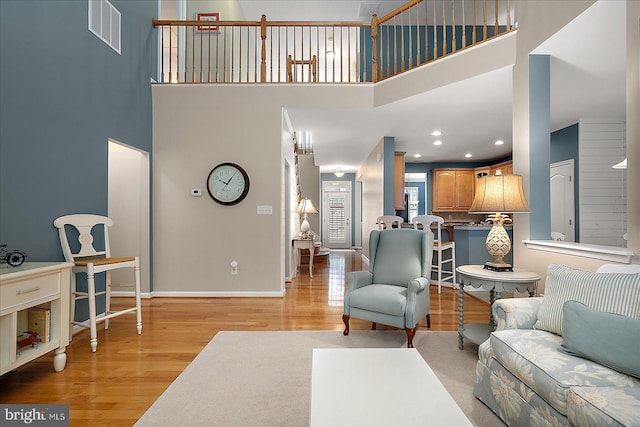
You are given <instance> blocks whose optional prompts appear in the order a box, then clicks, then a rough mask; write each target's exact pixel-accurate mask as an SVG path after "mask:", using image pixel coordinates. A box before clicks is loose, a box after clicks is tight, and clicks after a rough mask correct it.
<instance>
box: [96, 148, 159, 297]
mask: <svg viewBox="0 0 640 427" xmlns="http://www.w3.org/2000/svg"><path fill="white" fill-rule="evenodd" d="M149 188H150V187H149V153H148V152H146V151H142V150H139V149H137V148H133V147H131V146H128V145H126V144H123V143H121V142H118V141H115V140H112V139H110V140H109V184H108V204H109V207H108V214H107V215H108V216H109V218H111V219H112V220H113V226H112V227H111V228H110V229H109V240H110V242H111V253H112V255H113V256H134V255H137V256H139V257H140V286H141V291H142V293H143V295H144V294H145V293H146V294H147V296H150V292H151V249H150V242H151V239H150V227H149V222H150V197H149V191H150V190H149ZM132 277H133V275H132V274H131V272H129V271H126V270H125V271H114V272H113V273H112V275H111V283H112V288H113V291H114V292H113V293H114V295H117V294H118V293H120V294H123V295H133V293H134V291H133V288H132V287H131V286H132V285H133V278H132ZM125 286H126V287H125Z"/></svg>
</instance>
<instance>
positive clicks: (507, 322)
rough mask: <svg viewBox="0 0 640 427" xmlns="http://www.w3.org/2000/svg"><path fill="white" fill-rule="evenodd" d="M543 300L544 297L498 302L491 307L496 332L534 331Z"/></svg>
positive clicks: (509, 299)
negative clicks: (512, 330)
mask: <svg viewBox="0 0 640 427" xmlns="http://www.w3.org/2000/svg"><path fill="white" fill-rule="evenodd" d="M543 299H544V297H535V298H505V299H500V300H497V301H496V302H494V303H493V306H492V307H491V310H492V311H493V318H494V321H495V323H496V330H497V331H500V330H502V329H533V325H534V324H535V323H536V320H537V319H538V310H539V309H540V305H541V304H542V300H543Z"/></svg>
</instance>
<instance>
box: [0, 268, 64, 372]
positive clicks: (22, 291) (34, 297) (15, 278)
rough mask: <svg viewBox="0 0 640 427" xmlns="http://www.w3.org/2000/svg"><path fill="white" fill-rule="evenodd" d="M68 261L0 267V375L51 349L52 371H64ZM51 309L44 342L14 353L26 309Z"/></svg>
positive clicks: (26, 316)
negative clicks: (49, 323) (48, 332)
mask: <svg viewBox="0 0 640 427" xmlns="http://www.w3.org/2000/svg"><path fill="white" fill-rule="evenodd" d="M71 267H73V264H72V263H70V262H62V263H61V262H25V263H24V264H22V265H21V266H19V267H3V268H0V375H3V374H4V373H6V372H9V371H11V370H13V369H16V368H17V367H19V366H21V365H24V364H25V363H27V362H30V361H31V360H33V359H35V358H38V357H40V356H42V355H44V354H46V353H48V352H50V351H52V350H54V351H55V356H54V357H53V368H54V370H55V371H56V372H60V371H62V370H63V369H64V367H65V364H66V361H67V355H66V353H65V350H66V347H67V345H69V299H70V294H71ZM35 306H39V307H45V308H48V309H49V310H51V328H50V336H49V340H48V342H41V343H40V344H37V346H34V347H32V346H29V347H25V348H23V349H21V350H20V351H17V344H16V336H17V335H18V334H19V333H21V332H24V331H27V330H28V329H27V328H28V309H29V308H30V307H35Z"/></svg>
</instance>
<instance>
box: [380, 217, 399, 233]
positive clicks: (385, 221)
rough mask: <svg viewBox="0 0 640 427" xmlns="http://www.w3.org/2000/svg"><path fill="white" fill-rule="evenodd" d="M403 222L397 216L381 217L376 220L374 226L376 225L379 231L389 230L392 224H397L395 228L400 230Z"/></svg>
mask: <svg viewBox="0 0 640 427" xmlns="http://www.w3.org/2000/svg"><path fill="white" fill-rule="evenodd" d="M403 222H404V219H402V217H401V216H397V215H382V216H379V217H378V219H377V220H376V224H378V228H379V229H380V230H391V228H393V224H394V223H397V224H398V227H397V228H401V226H402V223H403Z"/></svg>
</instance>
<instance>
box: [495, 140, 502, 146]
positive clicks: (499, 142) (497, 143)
mask: <svg viewBox="0 0 640 427" xmlns="http://www.w3.org/2000/svg"><path fill="white" fill-rule="evenodd" d="M494 144H496V145H502V144H504V141H503V140H501V139H499V140H497V141H496V142H494Z"/></svg>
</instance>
